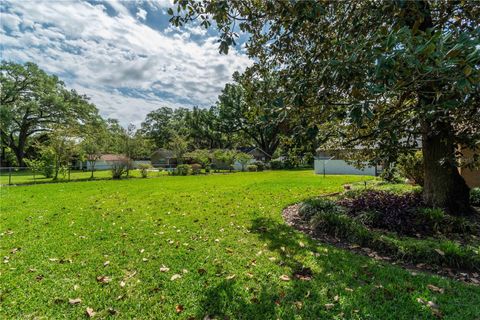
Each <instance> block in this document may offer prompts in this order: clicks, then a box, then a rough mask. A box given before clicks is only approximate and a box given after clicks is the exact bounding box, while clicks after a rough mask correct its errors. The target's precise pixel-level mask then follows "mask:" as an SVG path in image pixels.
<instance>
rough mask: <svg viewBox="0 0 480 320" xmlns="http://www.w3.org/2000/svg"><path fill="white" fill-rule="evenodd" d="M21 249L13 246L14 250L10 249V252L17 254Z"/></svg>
mask: <svg viewBox="0 0 480 320" xmlns="http://www.w3.org/2000/svg"><path fill="white" fill-rule="evenodd" d="M20 250H21V249H20V248H13V249H12V250H10V253H11V254H15V253H17V252H18V251H20Z"/></svg>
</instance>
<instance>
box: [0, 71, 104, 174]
mask: <svg viewBox="0 0 480 320" xmlns="http://www.w3.org/2000/svg"><path fill="white" fill-rule="evenodd" d="M0 87H1V93H0V105H1V108H0V110H1V111H0V134H1V143H2V146H7V147H9V148H11V149H12V150H13V152H14V153H15V156H16V159H17V162H18V165H20V166H21V165H23V158H24V156H25V148H26V147H27V145H28V143H29V138H30V137H31V136H32V135H34V134H36V133H40V132H46V131H49V130H51V129H52V126H56V125H63V126H75V125H81V124H85V123H87V122H89V121H93V120H96V119H98V118H99V115H98V110H97V108H96V107H95V106H94V105H93V104H91V103H89V102H88V99H87V97H86V96H82V95H80V94H78V93H77V92H76V91H74V90H68V89H67V88H65V86H64V84H63V82H61V81H60V80H59V79H58V78H57V77H56V76H54V75H48V74H47V73H46V72H45V71H43V70H41V69H39V68H38V67H37V66H36V65H35V64H33V63H26V64H24V65H23V64H17V63H10V62H2V64H1V66H0Z"/></svg>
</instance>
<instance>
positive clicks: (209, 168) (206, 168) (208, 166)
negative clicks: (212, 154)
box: [205, 164, 212, 173]
mask: <svg viewBox="0 0 480 320" xmlns="http://www.w3.org/2000/svg"><path fill="white" fill-rule="evenodd" d="M211 170H212V166H211V165H209V164H208V165H206V166H205V173H210V171H211Z"/></svg>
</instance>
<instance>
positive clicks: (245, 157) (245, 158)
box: [235, 152, 253, 171]
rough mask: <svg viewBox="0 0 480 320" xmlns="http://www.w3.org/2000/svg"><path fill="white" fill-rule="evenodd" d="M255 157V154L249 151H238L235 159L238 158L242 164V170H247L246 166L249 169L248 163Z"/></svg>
mask: <svg viewBox="0 0 480 320" xmlns="http://www.w3.org/2000/svg"><path fill="white" fill-rule="evenodd" d="M252 159H253V156H252V155H251V154H249V153H245V152H238V153H237V154H236V155H235V160H237V161H238V162H239V163H240V165H241V166H242V171H245V168H247V170H249V169H248V167H249V166H248V164H249V163H250V161H252ZM249 171H250V170H249Z"/></svg>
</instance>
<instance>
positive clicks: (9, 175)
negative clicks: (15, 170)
mask: <svg viewBox="0 0 480 320" xmlns="http://www.w3.org/2000/svg"><path fill="white" fill-rule="evenodd" d="M8 184H9V185H10V184H12V167H8Z"/></svg>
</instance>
